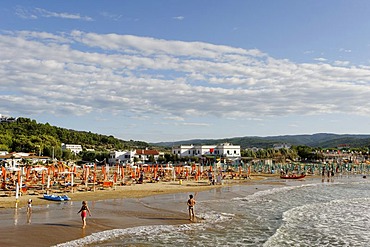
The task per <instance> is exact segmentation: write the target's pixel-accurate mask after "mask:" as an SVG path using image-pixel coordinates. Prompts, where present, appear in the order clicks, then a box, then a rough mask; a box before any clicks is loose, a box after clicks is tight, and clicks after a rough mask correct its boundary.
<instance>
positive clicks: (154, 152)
mask: <svg viewBox="0 0 370 247" xmlns="http://www.w3.org/2000/svg"><path fill="white" fill-rule="evenodd" d="M136 154H143V155H159V152H158V151H157V150H146V149H136Z"/></svg>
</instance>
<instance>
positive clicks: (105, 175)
mask: <svg viewBox="0 0 370 247" xmlns="http://www.w3.org/2000/svg"><path fill="white" fill-rule="evenodd" d="M101 172H102V173H103V180H104V181H105V180H106V179H107V172H106V171H105V167H104V166H102V167H101Z"/></svg>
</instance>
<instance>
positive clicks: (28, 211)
mask: <svg viewBox="0 0 370 247" xmlns="http://www.w3.org/2000/svg"><path fill="white" fill-rule="evenodd" d="M30 213H32V199H28V202H27V214H30Z"/></svg>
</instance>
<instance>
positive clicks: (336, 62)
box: [334, 60, 350, 66]
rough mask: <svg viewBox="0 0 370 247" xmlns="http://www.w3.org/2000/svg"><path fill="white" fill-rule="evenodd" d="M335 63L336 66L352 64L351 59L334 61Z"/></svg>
mask: <svg viewBox="0 0 370 247" xmlns="http://www.w3.org/2000/svg"><path fill="white" fill-rule="evenodd" d="M334 65H335V66H348V65H350V62H349V61H339V60H337V61H334Z"/></svg>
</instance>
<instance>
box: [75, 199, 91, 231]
mask: <svg viewBox="0 0 370 247" xmlns="http://www.w3.org/2000/svg"><path fill="white" fill-rule="evenodd" d="M80 212H81V219H82V228H85V227H86V216H87V213H89V216H91V213H90V209H89V207H88V206H87V202H86V201H83V202H82V206H81V209H80V211H78V213H77V214H79V213H80Z"/></svg>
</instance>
